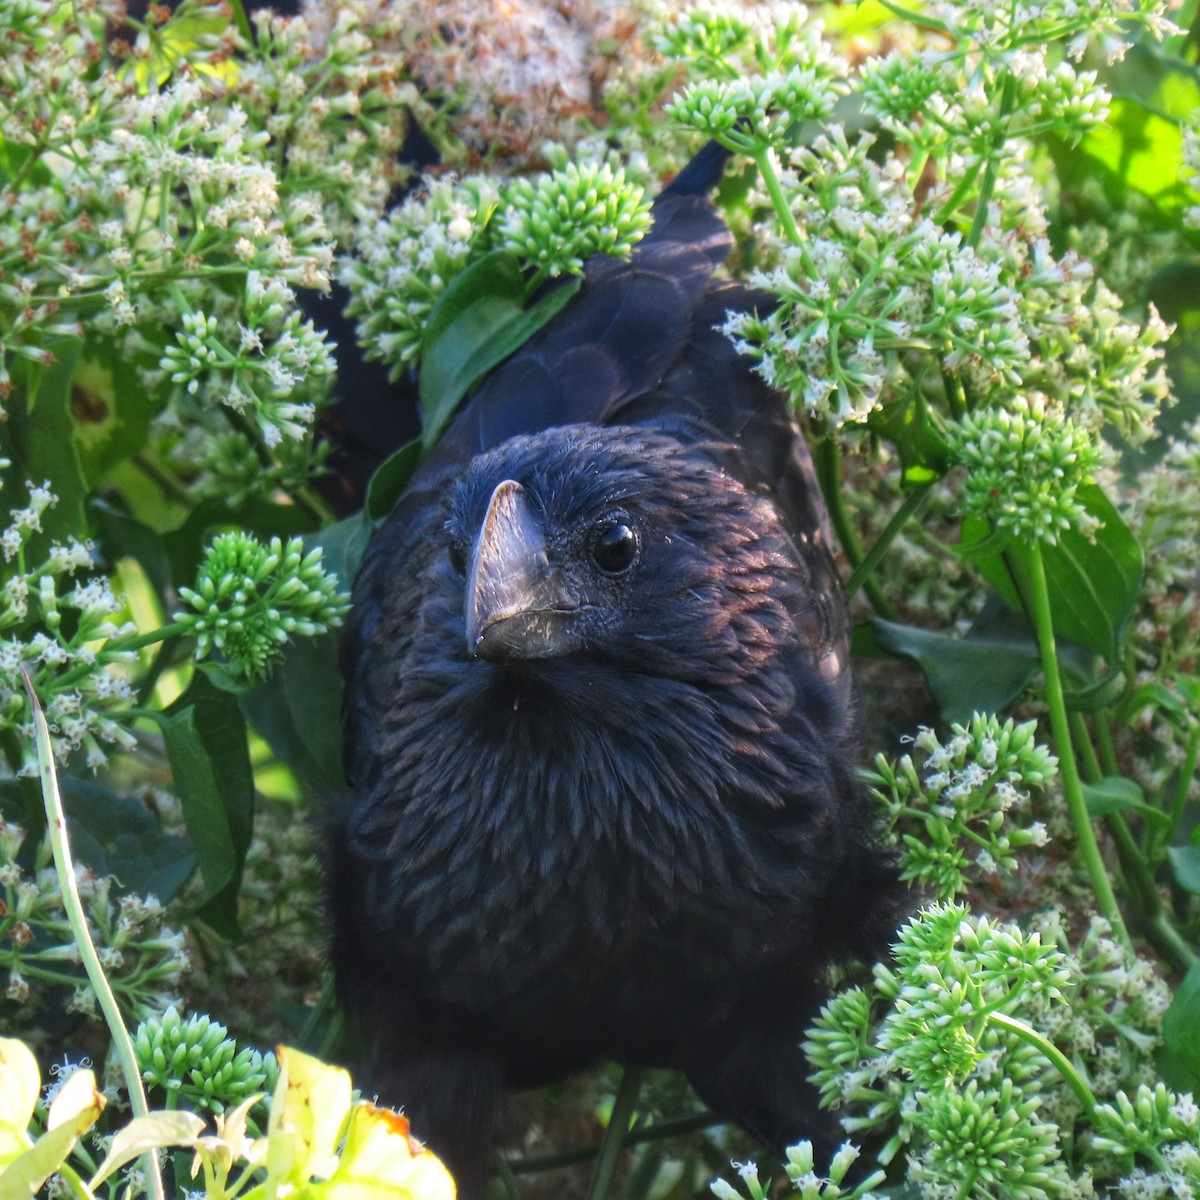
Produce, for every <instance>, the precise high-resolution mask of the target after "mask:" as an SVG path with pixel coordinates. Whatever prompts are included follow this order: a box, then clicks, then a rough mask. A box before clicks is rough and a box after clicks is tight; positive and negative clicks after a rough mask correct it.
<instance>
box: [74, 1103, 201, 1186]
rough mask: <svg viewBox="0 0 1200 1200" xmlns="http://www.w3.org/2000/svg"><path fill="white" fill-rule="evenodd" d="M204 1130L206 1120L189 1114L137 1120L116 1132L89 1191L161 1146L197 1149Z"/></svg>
mask: <svg viewBox="0 0 1200 1200" xmlns="http://www.w3.org/2000/svg"><path fill="white" fill-rule="evenodd" d="M203 1128H204V1122H203V1120H201V1118H200V1117H198V1116H196V1114H195V1113H190V1112H181V1111H174V1112H152V1113H147V1114H146V1115H145V1116H144V1117H134V1118H133V1120H132V1121H130V1122H129V1124H128V1125H126V1126H125V1127H124V1128H123V1129H120V1130H118V1131H117V1134H116V1136H115V1137H114V1138H113V1140H112V1144H111V1145H110V1146H109V1148H108V1154H107V1155H105V1158H104V1161H103V1162H102V1163H101V1164H100V1169H99V1170H98V1171H97V1172H96V1174H95V1175H93V1176H92V1178H91V1179H90V1180H89V1181H88V1187H90V1188H95V1187H96V1186H97V1185H98V1184H101V1183H103V1182H104V1180H106V1179H107V1178H108V1177H109V1176H110V1175H111V1174H112V1173H113V1172H114V1171H117V1170H119V1169H120V1168H121V1167H123V1166H124V1165H125V1164H126V1163H127V1162H132V1161H133V1160H134V1159H135V1158H139V1157H140V1156H141V1155H143V1154H145V1153H146V1151H147V1150H157V1149H158V1148H159V1147H160V1146H194V1145H195V1144H196V1139H197V1138H198V1137H199V1136H200V1132H201V1130H203Z"/></svg>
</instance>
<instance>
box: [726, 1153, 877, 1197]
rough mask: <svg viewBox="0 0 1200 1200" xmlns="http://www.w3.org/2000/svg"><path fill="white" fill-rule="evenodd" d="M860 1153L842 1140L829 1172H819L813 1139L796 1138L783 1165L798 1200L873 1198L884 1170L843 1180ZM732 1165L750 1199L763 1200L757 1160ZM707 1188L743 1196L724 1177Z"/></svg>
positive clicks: (765, 1193)
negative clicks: (819, 1173)
mask: <svg viewBox="0 0 1200 1200" xmlns="http://www.w3.org/2000/svg"><path fill="white" fill-rule="evenodd" d="M859 1154H860V1151H859V1149H858V1147H857V1146H855V1145H853V1144H852V1143H850V1142H844V1143H843V1144H842V1145H841V1146H840V1147H839V1148H838V1149H837V1151H836V1152H835V1153H834V1156H833V1158H832V1159H831V1160H830V1163H829V1173H828V1174H827V1175H824V1176H822V1175H818V1174H817V1173H816V1171H815V1170H814V1167H815V1166H816V1159H815V1156H814V1154H813V1145H812V1142H797V1143H796V1145H794V1146H789V1147H788V1150H787V1161H786V1162H785V1163H784V1164H783V1165H784V1170H785V1171H786V1172H787V1177H788V1179H790V1180H791V1181H792V1186H793V1188H795V1190H796V1192H797V1193H799V1196H800V1200H873V1193H872V1192H871V1189H872V1188H873V1187H878V1186H879V1184H881V1183H882V1182H883V1181H884V1179H885V1178H886V1176H885V1175H884V1172H882V1171H875V1172H873V1173H872V1174H871V1175H869V1176H868V1177H867V1178H866V1179H863V1180H860V1181H859V1182H858V1183H856V1184H854V1185H853V1186H850V1184H849V1182H848V1181H847V1180H846V1173H847V1172H848V1171H849V1170H850V1168H851V1167H852V1166H853V1165H854V1163H855V1162H856V1161H857V1160H858V1156H859ZM733 1165H734V1166H735V1167H736V1168H737V1172H738V1175H740V1176H741V1180H742V1183H743V1184H744V1186H745V1188H746V1191H747V1192H748V1193H749V1195H750V1200H766V1197H767V1192H766V1189H765V1188H764V1187H763V1184H762V1181H761V1180H760V1179H759V1175H758V1164H757V1163H753V1162H745V1163H734V1164H733ZM709 1190H710V1191H711V1192H712V1194H713V1195H714V1196H716V1197H717V1200H742V1194H741V1192H739V1191H738V1190H737V1188H735V1187H734V1186H733V1185H732V1184H730V1183H729V1182H728V1181H726V1180H724V1179H714V1180H713V1182H712V1183H711V1184H710V1185H709Z"/></svg>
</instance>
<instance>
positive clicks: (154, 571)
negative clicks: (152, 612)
mask: <svg viewBox="0 0 1200 1200" xmlns="http://www.w3.org/2000/svg"><path fill="white" fill-rule="evenodd" d="M88 511H89V513H90V514H91V518H92V523H93V524H94V526H95V529H96V533H97V535H98V540H99V542H100V550H101V552H102V554H103V555H104V558H105V560H106V561H108V562H113V563H115V562H116V561H117V560H118V559H121V558H132V559H134V560H136V562H137V563H138V564H139V565H140V566H141V568H142V570H143V571H145V572H146V578H147V579H149V581H150V584H151V586H152V587H153V588H154V590H155V592H157V593H158V595H159V596H160V597H163V596H165V595H166V592H167V589H168V588H169V587H170V585H171V560H170V557H169V556H168V554H167V548H166V546H164V545H163V540H162V537H161V535H160V534H158V533H156V532H155V531H154V530H153V529H151V528H150V527H149V526H148V525H144V524H142V522H141V521H139V520H137V519H136V518H135V517H133V516H132V514H130V513H129V512H127V511H126V510H125V509H124V507H123V506H121V505H120V502H119V501H117V502H113V501H111V500H109V499H106V498H101V497H95V498H93V499H92V501H91V503H90V504H89V505H88Z"/></svg>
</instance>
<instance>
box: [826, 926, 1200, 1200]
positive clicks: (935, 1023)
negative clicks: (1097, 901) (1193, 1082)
mask: <svg viewBox="0 0 1200 1200" xmlns="http://www.w3.org/2000/svg"><path fill="white" fill-rule="evenodd" d="M1066 947H1067V938H1066V934H1065V925H1064V920H1063V916H1062V914H1061V913H1059V912H1056V911H1050V912H1047V913H1042V914H1039V917H1038V920H1037V921H1036V922H1035V927H1034V928H1033V929H1032V930H1030V931H1028V932H1025V931H1022V930H1020V929H1019V928H1018V927H1017V926H1015V925H1002V924H996V923H992V922H990V921H988V920H987V919H986V918H980V917H972V916H969V915H968V914H967V910H966V908H965V907H964V906H961V905H955V904H951V905H940V904H935V905H933V906H931V907H930V908H928V909H925V910H923V911H922V912H921V913H919V914H918V915H917V916H916V917H915V918H913V920H912V921H911V922H909V924H907V925H906V926H904V927H903V928H902V929H901V930H900V933H899V937H898V941H897V943H896V945H895V946H894V948H893V954H894V963H893V964H892V965H887V966H884V965H880V966H877V967H876V968H875V977H874V980H873V982H872V984H871V985H870V987H869V988H864V987H854V988H849V989H847V990H844V991H842V992H840V993H838V994H837V995H836V996H835V997H834V998H833V1000H831V1001H830V1003H829V1004H828V1005H826V1007H825V1008H824V1009H823V1010H822V1012H821V1015H820V1016H819V1018H818V1019H817V1021H816V1024H815V1025H814V1027H813V1028H812V1029H810V1030H809V1034H808V1040H807V1041H806V1043H805V1050H806V1052H807V1054H808V1056H809V1059H810V1061H811V1063H812V1065H813V1067H814V1071H815V1073H814V1075H813V1076H812V1079H813V1081H814V1082H815V1083H817V1084H818V1085H819V1087H820V1088H821V1093H822V1103H823V1104H825V1105H826V1106H830V1107H833V1108H835V1109H837V1110H839V1112H840V1114H841V1121H842V1124H843V1126H844V1127H845V1128H846V1130H847V1131H848V1132H850V1133H851V1134H855V1135H858V1134H863V1133H865V1132H881V1131H887V1132H889V1133H890V1134H891V1138H890V1140H889V1142H888V1143H887V1145H886V1146H885V1148H884V1150H883V1152H882V1154H881V1155H880V1161H881V1162H882V1163H886V1162H888V1161H889V1160H890V1159H891V1157H892V1156H893V1155H895V1154H896V1153H898V1152H899V1151H900V1149H901V1147H906V1148H907V1154H908V1157H909V1164H910V1168H909V1173H910V1178H911V1179H912V1181H913V1182H914V1183H916V1184H917V1186H918V1187H919V1189H920V1192H921V1194H922V1195H924V1196H934V1197H939V1196H942V1195H950V1194H962V1193H963V1189H964V1187H968V1186H970V1187H972V1188H977V1189H980V1190H979V1194H981V1195H994V1196H1022V1197H1028V1198H1029V1200H1041V1198H1042V1197H1045V1196H1073V1195H1077V1194H1087V1195H1092V1194H1095V1193H1093V1192H1091V1191H1087V1192H1085V1193H1077V1192H1075V1191H1074V1190H1072V1189H1073V1188H1074V1187H1075V1186H1076V1185H1077V1183H1079V1182H1081V1181H1087V1183H1088V1184H1089V1185H1090V1182H1091V1179H1092V1175H1093V1173H1094V1174H1095V1175H1096V1177H1097V1181H1099V1180H1101V1179H1103V1180H1108V1181H1110V1182H1112V1183H1116V1182H1117V1177H1118V1176H1120V1175H1122V1174H1126V1173H1128V1172H1130V1169H1131V1167H1132V1165H1133V1161H1134V1156H1135V1155H1138V1154H1147V1155H1148V1158H1149V1160H1150V1161H1152V1162H1155V1161H1157V1162H1159V1163H1160V1164H1161V1162H1162V1158H1161V1157H1160V1158H1158V1159H1156V1158H1155V1153H1156V1152H1157V1151H1158V1150H1160V1149H1161V1148H1162V1147H1163V1146H1164V1145H1166V1146H1168V1147H1174V1149H1173V1150H1171V1153H1172V1154H1174V1155H1175V1159H1176V1161H1178V1162H1179V1163H1183V1161H1184V1159H1185V1158H1186V1157H1187V1156H1185V1155H1184V1152H1183V1148H1184V1146H1186V1145H1188V1144H1190V1145H1191V1146H1192V1148H1193V1149H1194V1148H1195V1144H1194V1135H1195V1128H1194V1125H1195V1113H1194V1106H1191V1105H1190V1097H1179V1096H1174V1095H1171V1094H1170V1093H1167V1092H1166V1091H1165V1089H1164V1090H1163V1094H1161V1095H1160V1094H1158V1093H1157V1092H1156V1091H1155V1090H1154V1087H1155V1085H1154V1083H1153V1071H1152V1069H1151V1068H1148V1066H1147V1057H1146V1055H1147V1053H1148V1052H1150V1051H1152V1050H1153V1048H1154V1046H1155V1044H1156V1039H1155V1035H1154V1032H1153V1031H1154V1030H1156V1029H1157V1028H1158V1027H1159V1025H1160V1024H1161V1020H1162V1014H1163V1012H1164V1011H1165V1008H1166V1004H1167V1001H1168V999H1169V991H1168V989H1167V988H1166V986H1165V985H1164V983H1163V982H1162V980H1161V979H1159V978H1158V976H1157V975H1156V974H1155V972H1154V971H1153V969H1152V968H1151V967H1150V966H1149V964H1148V963H1147V962H1145V961H1143V960H1140V959H1136V958H1134V957H1133V955H1132V954H1131V952H1130V951H1128V950H1127V949H1125V948H1124V947H1122V946H1120V945H1119V944H1118V943H1116V942H1115V941H1114V940H1113V939H1112V937H1111V930H1110V929H1109V927H1108V926H1107V924H1106V923H1105V922H1103V921H1102V920H1101V919H1100V918H1095V919H1094V920H1093V922H1092V926H1091V929H1090V931H1089V932H1088V935H1087V937H1086V938H1085V939H1084V941H1083V943H1082V945H1081V946H1080V947H1079V949H1078V950H1077V951H1075V952H1071V951H1069V950H1068V949H1067V948H1066ZM1060 1051H1065V1057H1064V1056H1063V1055H1062V1054H1061V1053H1060ZM1160 1086H1161V1085H1160ZM1130 1096H1133V1097H1134V1098H1133V1099H1130V1098H1129V1097H1130ZM1096 1097H1101V1098H1103V1097H1112V1100H1111V1102H1110V1103H1104V1104H1101V1103H1099V1102H1098V1101H1097V1099H1096ZM1147 1106H1149V1107H1150V1108H1152V1109H1153V1110H1154V1114H1157V1116H1158V1117H1159V1118H1161V1119H1158V1120H1156V1121H1150V1120H1149V1119H1147V1120H1144V1121H1143V1120H1142V1115H1143V1110H1147ZM1135 1131H1136V1132H1135ZM1085 1132H1087V1133H1088V1134H1089V1136H1083V1134H1084V1133H1085ZM1189 1137H1190V1138H1191V1139H1192V1141H1191V1142H1190V1143H1189V1142H1188V1140H1187V1139H1188V1138H1189ZM1072 1156H1073V1158H1074V1161H1071V1159H1072ZM1192 1158H1195V1156H1194V1155H1193V1156H1192ZM1190 1161H1192V1159H1188V1162H1190ZM1138 1170H1140V1168H1138ZM1116 1194H1122V1195H1123V1194H1125V1193H1116ZM1178 1194H1187V1193H1178Z"/></svg>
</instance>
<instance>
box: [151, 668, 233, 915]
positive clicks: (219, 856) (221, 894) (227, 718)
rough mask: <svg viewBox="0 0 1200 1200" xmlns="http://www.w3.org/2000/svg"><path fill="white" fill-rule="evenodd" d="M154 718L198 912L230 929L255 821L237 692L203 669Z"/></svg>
mask: <svg viewBox="0 0 1200 1200" xmlns="http://www.w3.org/2000/svg"><path fill="white" fill-rule="evenodd" d="M156 719H157V721H158V723H159V726H160V727H161V729H162V733H163V740H164V742H165V743H166V748H167V758H168V761H169V762H170V764H171V773H172V776H173V778H174V785H175V791H176V793H177V794H178V796H179V799H180V803H181V805H182V807H183V819H184V823H185V824H186V825H187V829H188V833H189V834H190V835H191V837H192V841H193V842H194V843H195V845H196V854H197V858H198V861H199V867H200V874H201V877H202V878H203V880H204V892H203V895H202V897H201V901H200V903H201V908H200V913H201V915H202V916H203V917H204V918H205V919H206V920H208V921H209V922H210V923H211V924H212V925H213V926H214V928H216V929H217V930H218V932H220V933H223V934H225V935H226V936H231V937H232V936H235V935H236V933H237V897H238V890H239V888H240V886H241V877H242V865H243V863H244V862H245V858H246V851H247V850H248V849H249V847H250V837H251V833H252V829H253V822H254V776H253V773H252V771H251V768H250V752H249V748H248V745H247V738H246V722H245V719H244V718H243V716H242V714H241V710H240V709H239V707H238V702H237V699H236V698H235V697H234V696H231V695H230V694H229V693H227V692H223V691H221V690H219V689H218V688H216V687H214V686H213V684H212V683H210V682H209V680H208V679H207V678H206V677H205V676H204V674H203V673H202V672H200V671H197V672H196V673H195V674H194V675H193V676H192V682H191V684H190V685H189V687H188V689H187V691H186V692H184V694H183V695H182V696H180V697H179V699H178V700H177V701H176V702H175V703H174V704H172V705H171V707H170V708H169V709H168V710H167V711H166V712H165V713H161V714H159V715H158V716H157V717H156Z"/></svg>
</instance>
